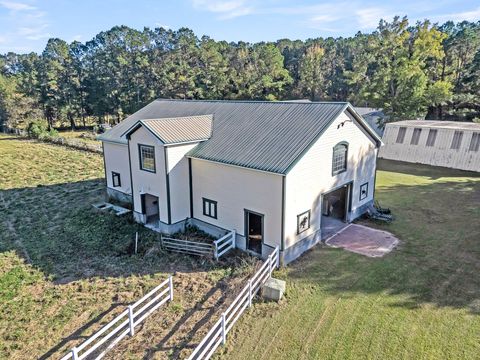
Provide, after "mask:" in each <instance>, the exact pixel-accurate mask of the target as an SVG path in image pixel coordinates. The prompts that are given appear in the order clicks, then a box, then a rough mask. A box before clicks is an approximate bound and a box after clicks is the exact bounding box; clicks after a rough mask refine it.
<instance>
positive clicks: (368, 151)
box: [285, 113, 377, 253]
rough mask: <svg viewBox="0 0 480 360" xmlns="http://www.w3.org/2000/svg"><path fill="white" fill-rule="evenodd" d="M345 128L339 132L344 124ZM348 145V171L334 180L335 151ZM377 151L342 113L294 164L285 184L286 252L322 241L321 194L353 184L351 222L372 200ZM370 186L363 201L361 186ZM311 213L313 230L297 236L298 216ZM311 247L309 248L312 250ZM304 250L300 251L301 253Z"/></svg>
mask: <svg viewBox="0 0 480 360" xmlns="http://www.w3.org/2000/svg"><path fill="white" fill-rule="evenodd" d="M344 121H347V122H345V123H344V125H343V126H340V127H339V128H337V127H338V126H339V125H340V124H341V123H342V122H344ZM342 141H346V142H348V163H347V171H345V172H343V173H341V174H338V175H334V176H332V154H333V147H334V146H335V145H336V144H338V143H339V142H342ZM376 154H377V149H376V147H375V144H374V142H373V141H372V140H371V138H370V137H369V136H368V135H367V134H366V133H365V131H364V130H363V129H362V128H361V127H360V125H358V124H357V123H352V122H351V121H350V119H349V117H348V116H347V115H346V114H345V113H342V114H341V115H340V116H339V117H338V118H337V119H336V120H335V121H334V122H333V123H332V124H331V125H330V126H329V128H328V129H327V130H326V131H325V132H324V133H323V134H322V136H321V137H320V138H319V139H318V140H317V142H316V143H315V144H314V145H313V146H312V147H311V148H310V149H309V150H308V151H307V153H306V154H305V155H304V156H303V157H302V158H301V159H300V161H299V162H298V163H297V164H295V166H294V167H293V168H292V169H291V170H290V172H289V173H288V174H287V177H286V184H285V249H287V248H289V247H292V246H293V245H295V244H297V243H299V242H300V241H302V240H304V239H307V238H309V237H310V238H315V240H314V241H313V242H311V244H310V245H309V246H311V245H313V244H314V243H315V242H318V241H319V240H320V235H321V234H320V231H319V230H320V229H321V214H322V211H321V209H322V208H321V206H322V204H321V202H322V194H323V193H326V192H328V191H329V190H331V189H335V188H338V187H340V186H342V185H343V184H347V183H349V182H351V181H353V188H352V191H353V193H352V211H351V215H350V220H352V218H353V217H355V216H357V215H359V211H360V210H361V206H362V205H366V204H368V203H369V202H371V201H372V200H373V192H374V182H375V167H376ZM366 182H368V196H367V198H366V199H364V200H362V201H360V197H359V196H360V185H362V184H364V183H366ZM307 210H310V211H311V217H310V228H309V229H308V230H306V231H304V232H303V233H301V234H299V235H298V234H297V215H299V214H301V213H303V212H305V211H307ZM309 246H308V247H309ZM304 250H305V249H301V250H300V251H299V253H301V252H303V251H304Z"/></svg>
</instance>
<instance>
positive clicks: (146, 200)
mask: <svg viewBox="0 0 480 360" xmlns="http://www.w3.org/2000/svg"><path fill="white" fill-rule="evenodd" d="M141 200H142V212H143V213H144V214H145V223H146V224H150V225H158V222H159V220H160V211H159V208H158V197H157V196H154V195H150V194H142V195H141Z"/></svg>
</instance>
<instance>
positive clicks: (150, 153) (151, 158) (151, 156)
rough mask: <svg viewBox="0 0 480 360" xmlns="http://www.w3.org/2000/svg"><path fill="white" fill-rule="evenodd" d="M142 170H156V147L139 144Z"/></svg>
mask: <svg viewBox="0 0 480 360" xmlns="http://www.w3.org/2000/svg"><path fill="white" fill-rule="evenodd" d="M138 152H139V155H140V170H145V171H149V172H155V148H154V147H153V146H150V145H140V144H139V145H138Z"/></svg>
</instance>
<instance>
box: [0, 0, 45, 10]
mask: <svg viewBox="0 0 480 360" xmlns="http://www.w3.org/2000/svg"><path fill="white" fill-rule="evenodd" d="M0 5H1V6H2V7H4V8H6V9H8V10H12V11H28V10H36V7H35V6H32V5H29V4H25V3H21V2H15V1H0Z"/></svg>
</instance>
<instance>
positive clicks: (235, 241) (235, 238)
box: [232, 229, 237, 249]
mask: <svg viewBox="0 0 480 360" xmlns="http://www.w3.org/2000/svg"><path fill="white" fill-rule="evenodd" d="M232 236H233V248H234V249H235V248H236V247H237V231H236V230H235V229H233V230H232Z"/></svg>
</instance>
